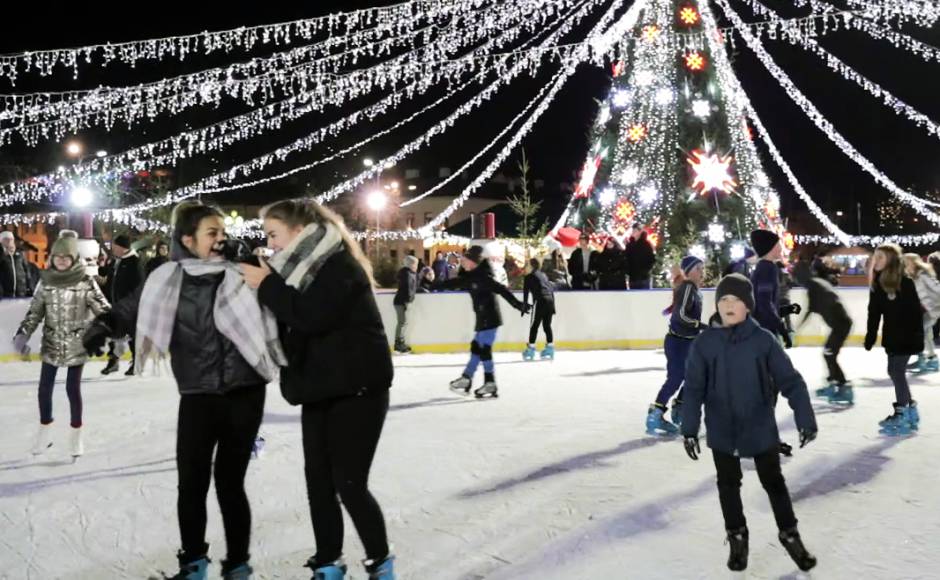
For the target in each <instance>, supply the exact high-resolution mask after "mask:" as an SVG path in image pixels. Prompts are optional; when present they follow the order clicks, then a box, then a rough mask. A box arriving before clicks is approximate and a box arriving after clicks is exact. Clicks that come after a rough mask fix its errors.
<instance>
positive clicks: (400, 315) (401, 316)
mask: <svg viewBox="0 0 940 580" xmlns="http://www.w3.org/2000/svg"><path fill="white" fill-rule="evenodd" d="M395 318H396V324H395V346H402V345H404V344H405V330H407V328H408V305H407V304H396V305H395Z"/></svg>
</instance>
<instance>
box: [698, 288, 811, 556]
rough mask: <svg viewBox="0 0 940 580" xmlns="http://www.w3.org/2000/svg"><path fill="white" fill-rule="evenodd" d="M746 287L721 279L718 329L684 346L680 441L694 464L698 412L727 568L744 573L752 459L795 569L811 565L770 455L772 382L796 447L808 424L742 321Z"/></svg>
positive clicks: (752, 328) (749, 300)
mask: <svg viewBox="0 0 940 580" xmlns="http://www.w3.org/2000/svg"><path fill="white" fill-rule="evenodd" d="M752 292H753V291H752V286H751V283H750V282H749V281H748V279H747V278H745V277H744V276H742V275H740V274H731V275H729V276H725V277H724V278H722V280H721V282H720V283H719V284H718V288H717V289H716V291H715V300H716V304H717V308H718V314H719V316H720V317H721V322H722V326H721V327H717V328H707V329H705V330H704V331H703V332H702V334H701V336H699V337H698V339H696V340H695V342H693V343H692V350H691V352H690V353H689V360H688V364H687V366H686V373H685V392H684V397H685V402H684V404H683V405H682V434H683V436H684V437H685V450H686V453H688V455H689V457H691V458H692V459H694V460H698V456H699V453H701V449H700V447H699V441H698V432H699V425H700V421H701V417H702V404H703V403H704V405H705V425H706V428H707V440H708V446H709V447H711V449H712V456H713V457H714V461H715V469H716V471H717V473H718V499H719V501H720V503H721V512H722V515H723V516H724V521H725V529H726V530H727V533H728V542H729V543H730V554H729V556H728V568H730V569H731V570H734V571H739V570H744V569H745V568H747V558H748V529H747V521H746V519H745V517H744V508H743V506H742V504H741V477H742V476H741V458H742V457H753V458H754V464H755V466H756V468H757V475H758V477H759V478H760V481H761V485H763V487H764V490H765V491H766V492H767V496H768V498H769V499H770V505H771V508H772V509H773V512H774V518H775V519H776V521H777V528H778V529H779V530H780V532H779V535H778V537H779V539H780V542H781V543H782V544H783V546H784V548H786V550H787V553H789V554H790V557H791V558H793V561H794V562H796V565H797V566H798V567H799V568H800V570H803V571H806V570H809V569H811V568H813V567H814V566H815V565H816V558H815V557H814V556H812V555H811V554H810V553H809V552H807V550H806V548H805V547H804V546H803V542H802V540H801V539H800V534H799V532H798V531H797V527H796V524H797V520H796V516H795V515H794V513H793V504H792V502H791V500H790V493H789V491H787V485H786V482H785V481H784V478H783V474H782V473H781V471H780V456H779V455H778V440H779V434H778V431H777V422H776V419H775V418H774V398H775V397H774V393H773V386H772V385H771V383H772V382H773V383H775V384H776V386H777V388H778V389H779V392H780V394H782V395H783V396H784V397H786V398H787V400H788V401H789V403H790V407H791V408H792V409H793V413H794V415H795V418H796V426H797V428H798V429H799V432H800V447H803V446H805V445H806V444H807V443H809V442H810V441H812V440H813V439H815V438H816V417H815V416H814V414H813V407H812V405H811V404H810V399H809V393H808V392H807V391H806V383H804V382H803V377H801V376H800V373H798V372H797V371H796V369H794V368H793V365H792V364H791V363H790V359H789V358H788V357H787V355H786V354H785V353H784V351H783V349H782V348H781V347H780V343H779V342H777V340H776V338H775V337H774V336H773V335H771V334H770V332H768V331H767V330H766V329H763V328H761V327H760V325H758V324H757V322H756V321H755V320H754V318H752V317H751V316H749V313H751V312H753V310H754V295H753V293H752Z"/></svg>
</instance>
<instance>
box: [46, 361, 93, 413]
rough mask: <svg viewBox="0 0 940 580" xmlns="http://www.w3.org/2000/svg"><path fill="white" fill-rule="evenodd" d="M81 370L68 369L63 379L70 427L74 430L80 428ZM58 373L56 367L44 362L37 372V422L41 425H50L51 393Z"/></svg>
mask: <svg viewBox="0 0 940 580" xmlns="http://www.w3.org/2000/svg"><path fill="white" fill-rule="evenodd" d="M82 368H83V365H78V366H74V367H69V370H68V374H67V375H66V378H65V392H66V394H67V395H68V397H69V410H70V411H71V415H72V416H71V419H72V422H71V425H72V427H74V428H76V429H77V428H79V427H81V426H82ZM58 371H59V368H58V367H56V366H53V365H51V364H49V363H46V362H44V363H42V370H41V371H39V422H40V423H42V424H43V425H48V424H50V423H52V391H53V389H54V388H55V376H56V374H57V373H58Z"/></svg>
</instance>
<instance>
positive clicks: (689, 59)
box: [685, 50, 705, 71]
mask: <svg viewBox="0 0 940 580" xmlns="http://www.w3.org/2000/svg"><path fill="white" fill-rule="evenodd" d="M685 66H686V68H688V69H689V70H694V71H699V70H702V69H704V68H705V57H704V56H702V53H700V52H698V51H697V50H696V51H692V52H690V53H689V54H687V55H685Z"/></svg>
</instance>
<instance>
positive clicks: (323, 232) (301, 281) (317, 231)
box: [268, 222, 345, 292]
mask: <svg viewBox="0 0 940 580" xmlns="http://www.w3.org/2000/svg"><path fill="white" fill-rule="evenodd" d="M344 249H345V247H344V246H343V236H342V235H341V234H340V231H339V228H338V227H336V226H335V225H334V224H332V223H330V222H326V223H323V224H318V223H312V224H310V225H308V226H307V227H305V228H304V229H303V231H301V232H300V234H298V235H297V237H296V238H294V240H293V241H292V242H291V243H290V244H289V245H288V246H287V247H286V248H284V249H283V250H281V251H280V252H278V253H277V254H275V255H274V256H273V257H272V258H271V259H270V260H269V261H268V263H269V264H271V267H272V268H274V270H275V271H276V272H277V273H278V274H280V275H281V277H282V278H284V282H285V283H286V284H287V285H288V286H290V287H291V288H296V289H297V290H299V291H301V292H303V291H304V290H306V289H307V287H308V286H310V284H311V283H312V282H313V280H314V279H315V278H316V277H317V272H319V271H320V268H322V267H323V264H325V263H326V261H327V260H328V259H329V258H330V257H332V256H333V255H334V254H336V253H338V252H342V251H343V250H344Z"/></svg>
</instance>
